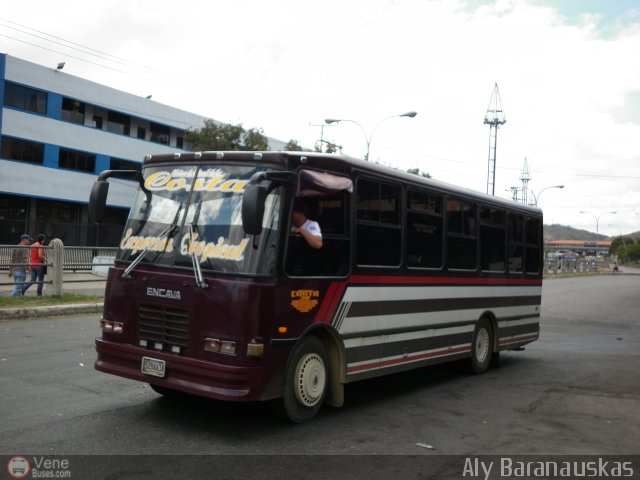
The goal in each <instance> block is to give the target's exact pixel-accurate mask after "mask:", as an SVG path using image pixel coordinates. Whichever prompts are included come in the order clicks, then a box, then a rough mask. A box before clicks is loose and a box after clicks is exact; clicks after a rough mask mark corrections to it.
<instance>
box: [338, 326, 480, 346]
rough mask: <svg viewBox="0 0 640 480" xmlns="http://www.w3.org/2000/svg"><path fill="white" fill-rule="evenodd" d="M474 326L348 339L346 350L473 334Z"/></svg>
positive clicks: (345, 343)
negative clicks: (459, 334)
mask: <svg viewBox="0 0 640 480" xmlns="http://www.w3.org/2000/svg"><path fill="white" fill-rule="evenodd" d="M473 329H474V325H462V326H460V327H448V328H435V329H434V328H431V329H425V330H418V331H413V332H403V333H394V334H390V335H378V336H375V337H357V338H348V339H346V340H345V341H344V346H345V348H347V349H349V348H356V347H368V346H371V345H380V344H382V343H392V342H404V341H409V340H416V339H420V338H433V337H442V336H445V335H455V334H458V333H468V332H473Z"/></svg>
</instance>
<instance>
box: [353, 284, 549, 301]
mask: <svg viewBox="0 0 640 480" xmlns="http://www.w3.org/2000/svg"><path fill="white" fill-rule="evenodd" d="M534 295H542V287H540V286H538V285H532V286H515V287H512V286H506V285H505V286H502V285H500V286H490V287H488V286H484V285H483V286H477V287H475V286H474V287H468V286H464V287H458V286H448V287H441V286H438V287H428V286H426V287H425V286H411V287H405V286H393V285H381V286H359V287H348V288H347V291H346V292H345V294H344V297H343V299H342V301H343V302H370V301H372V300H375V301H376V302H384V301H393V300H430V299H438V298H492V297H527V296H534Z"/></svg>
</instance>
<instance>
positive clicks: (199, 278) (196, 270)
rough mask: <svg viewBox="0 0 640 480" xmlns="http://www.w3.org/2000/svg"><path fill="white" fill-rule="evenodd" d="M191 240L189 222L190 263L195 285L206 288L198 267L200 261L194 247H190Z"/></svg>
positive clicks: (191, 233)
mask: <svg viewBox="0 0 640 480" xmlns="http://www.w3.org/2000/svg"><path fill="white" fill-rule="evenodd" d="M192 241H193V222H192V223H190V224H189V250H191V264H192V265H193V274H194V275H195V277H196V285H197V286H198V287H200V288H207V287H208V286H209V285H207V282H205V281H204V277H203V276H202V269H201V268H200V262H199V261H198V257H196V251H195V248H191V242H192Z"/></svg>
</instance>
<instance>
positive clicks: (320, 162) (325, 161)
mask: <svg viewBox="0 0 640 480" xmlns="http://www.w3.org/2000/svg"><path fill="white" fill-rule="evenodd" d="M222 159H225V160H227V161H231V162H240V163H245V162H246V163H253V164H256V163H264V164H270V165H273V166H276V167H277V166H279V167H281V168H288V169H291V170H297V169H298V168H300V167H308V168H313V169H317V170H326V171H330V172H333V173H342V174H345V175H350V174H351V173H352V172H354V171H359V172H364V173H371V174H375V175H378V176H382V177H385V178H387V179H389V180H397V181H401V182H404V183H408V184H413V185H421V186H425V187H429V188H431V189H434V190H437V191H440V192H442V193H452V194H455V195H460V196H464V197H470V198H475V199H477V200H480V201H482V202H484V203H488V204H494V205H497V206H498V205H499V206H502V207H504V208H509V209H512V210H513V209H516V210H522V211H525V212H527V213H530V214H536V215H542V210H541V209H540V208H538V207H533V206H529V205H524V204H521V203H516V202H514V201H512V200H509V199H506V198H500V197H495V196H492V195H488V194H486V193H483V192H479V191H476V190H472V189H470V188H464V187H460V186H457V185H453V184H450V183H446V182H442V181H440V180H433V179H430V178H426V177H423V176H421V175H416V174H413V173H409V172H405V171H403V170H399V169H396V168H391V167H387V166H384V165H380V164H377V163H373V162H368V161H366V160H361V159H358V158H355V157H350V156H347V155H339V154H330V153H320V152H290V151H264V152H254V151H207V152H180V153H174V154H159V155H147V156H145V158H144V165H145V166H147V165H154V164H159V163H177V164H185V163H187V164H188V163H194V164H195V163H200V162H210V161H220V160H222Z"/></svg>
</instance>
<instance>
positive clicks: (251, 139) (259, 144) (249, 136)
mask: <svg viewBox="0 0 640 480" xmlns="http://www.w3.org/2000/svg"><path fill="white" fill-rule="evenodd" d="M241 150H262V151H265V150H269V140H267V137H265V136H264V134H263V132H262V129H257V128H250V129H249V130H247V131H246V132H245V133H244V148H242V149H241Z"/></svg>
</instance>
